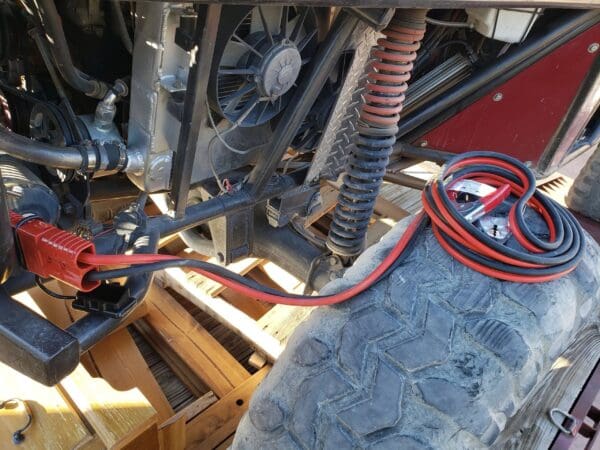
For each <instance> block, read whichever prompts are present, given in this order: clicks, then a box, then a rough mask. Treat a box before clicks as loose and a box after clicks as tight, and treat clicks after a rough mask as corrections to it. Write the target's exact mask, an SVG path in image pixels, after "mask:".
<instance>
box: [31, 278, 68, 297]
mask: <svg viewBox="0 0 600 450" xmlns="http://www.w3.org/2000/svg"><path fill="white" fill-rule="evenodd" d="M35 284H36V285H37V287H39V288H40V289H41V290H42V292H44V293H45V294H47V295H49V296H50V297H54V298H57V299H59V300H75V299H76V297H75V296H74V295H63V294H59V293H57V292H54V291H53V290H51V289H49V288H47V287H46V286H45V285H44V280H43V279H42V277H39V276H37V275H36V276H35Z"/></svg>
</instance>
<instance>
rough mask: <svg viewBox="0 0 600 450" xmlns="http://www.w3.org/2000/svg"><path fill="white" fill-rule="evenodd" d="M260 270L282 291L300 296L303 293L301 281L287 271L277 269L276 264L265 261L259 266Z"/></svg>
mask: <svg viewBox="0 0 600 450" xmlns="http://www.w3.org/2000/svg"><path fill="white" fill-rule="evenodd" d="M260 268H261V270H263V271H264V272H265V273H266V274H267V275H268V276H269V278H270V279H271V280H272V281H273V282H274V283H276V284H277V285H279V287H280V288H281V289H283V290H284V291H286V292H293V293H295V294H302V292H303V291H304V283H303V282H302V280H299V279H298V278H296V277H295V276H294V275H292V274H291V273H289V272H288V271H286V270H284V269H282V268H281V267H279V266H278V265H277V264H275V263H273V262H271V261H266V262H265V263H263V264H261V266H260Z"/></svg>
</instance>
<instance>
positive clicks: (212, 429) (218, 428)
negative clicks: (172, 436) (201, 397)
mask: <svg viewBox="0 0 600 450" xmlns="http://www.w3.org/2000/svg"><path fill="white" fill-rule="evenodd" d="M269 369H270V367H269V366H267V367H264V368H262V369H261V370H259V371H258V372H256V373H255V374H254V375H252V377H251V378H249V379H248V380H246V382H244V383H243V384H241V385H240V386H238V387H237V388H236V389H234V390H233V391H231V392H230V393H229V394H227V395H226V396H225V397H223V398H222V399H220V400H219V401H218V402H216V403H215V404H214V405H212V406H210V407H209V408H208V409H207V410H206V411H204V412H203V413H202V414H200V415H198V416H197V417H195V418H194V419H193V420H192V421H190V422H189V423H188V426H187V447H190V448H206V449H209V448H210V449H212V448H214V447H216V446H217V445H219V444H220V443H221V442H223V441H224V440H226V439H227V437H228V436H230V435H231V434H233V432H234V431H235V428H236V427H237V423H238V422H239V420H240V418H241V416H242V414H244V412H246V410H247V409H248V402H249V401H250V397H251V395H252V393H253V392H254V390H255V389H256V387H257V386H258V384H259V383H260V382H261V381H262V380H263V378H264V377H265V376H266V375H267V373H268V372H269Z"/></svg>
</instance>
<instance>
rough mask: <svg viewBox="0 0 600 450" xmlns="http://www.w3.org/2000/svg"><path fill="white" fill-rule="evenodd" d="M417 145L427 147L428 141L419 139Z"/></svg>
mask: <svg viewBox="0 0 600 450" xmlns="http://www.w3.org/2000/svg"><path fill="white" fill-rule="evenodd" d="M419 145H420V146H421V147H427V145H429V142H427V141H421V142H419Z"/></svg>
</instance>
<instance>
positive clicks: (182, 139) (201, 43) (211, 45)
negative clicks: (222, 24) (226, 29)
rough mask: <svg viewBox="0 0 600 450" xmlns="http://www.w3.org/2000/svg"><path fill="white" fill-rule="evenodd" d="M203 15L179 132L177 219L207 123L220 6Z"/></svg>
mask: <svg viewBox="0 0 600 450" xmlns="http://www.w3.org/2000/svg"><path fill="white" fill-rule="evenodd" d="M205 8H206V9H205V13H204V14H202V15H201V14H198V19H197V23H196V30H195V31H194V41H195V43H196V45H197V49H198V51H197V52H195V58H194V60H193V64H192V66H191V68H190V74H189V76H188V84H187V89H186V91H185V99H184V103H183V117H182V119H181V128H180V129H179V139H178V141H177V151H176V152H175V156H174V161H173V172H172V179H173V180H175V182H174V183H172V185H173V186H172V192H171V201H172V203H173V204H172V205H171V206H172V207H173V208H174V209H175V216H176V217H181V216H182V215H183V214H184V211H185V207H186V205H187V201H188V194H189V191H190V183H191V180H192V170H193V168H194V159H195V158H196V148H197V146H198V145H197V144H198V135H199V134H200V124H202V123H204V122H206V120H207V117H208V115H209V114H210V111H209V109H208V102H207V100H206V98H207V97H206V88H207V86H208V78H209V76H210V69H211V66H212V60H213V53H214V49H215V44H216V41H217V31H218V30H219V20H220V18H221V5H219V4H212V5H209V6H207V7H205Z"/></svg>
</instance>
